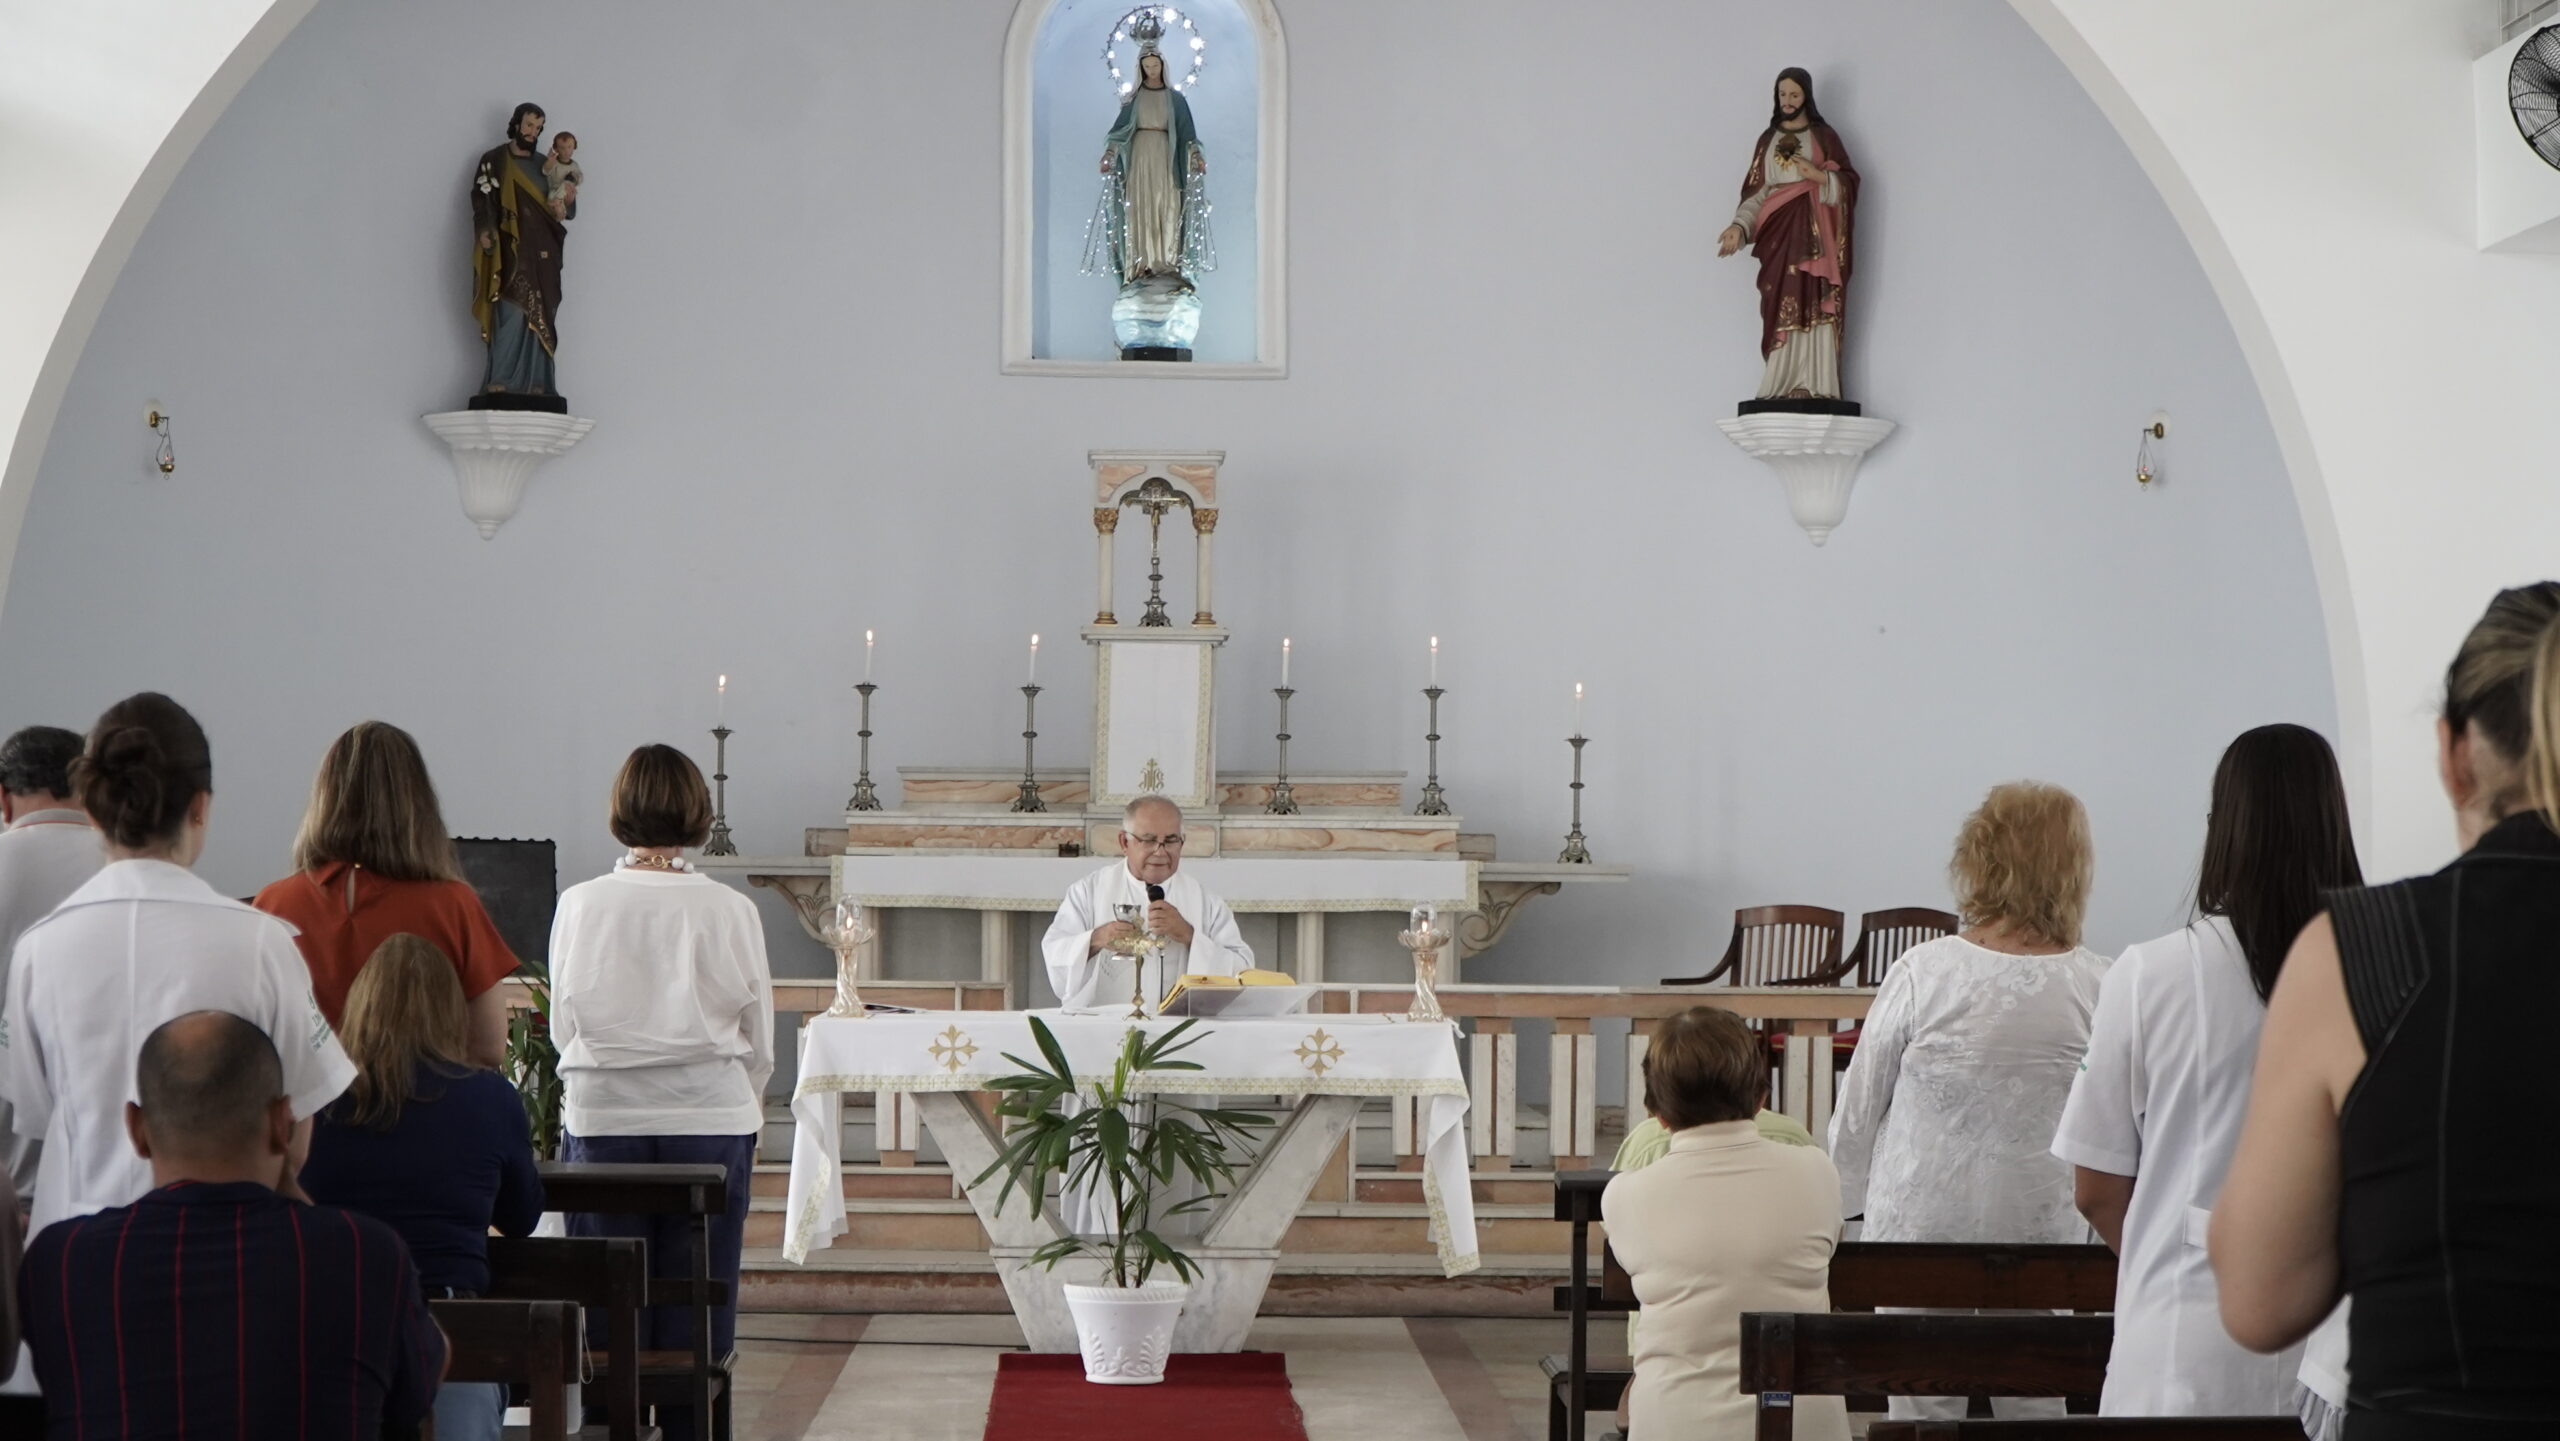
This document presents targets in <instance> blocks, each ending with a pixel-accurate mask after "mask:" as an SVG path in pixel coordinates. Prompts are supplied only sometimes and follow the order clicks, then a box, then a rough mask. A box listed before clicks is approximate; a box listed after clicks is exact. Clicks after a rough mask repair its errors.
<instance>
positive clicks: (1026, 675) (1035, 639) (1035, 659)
mask: <svg viewBox="0 0 2560 1441" xmlns="http://www.w3.org/2000/svg"><path fill="white" fill-rule="evenodd" d="M1022 683H1023V684H1024V685H1038V684H1039V683H1040V633H1039V632H1038V631H1033V632H1032V633H1031V668H1030V669H1028V670H1026V671H1024V672H1023V673H1022Z"/></svg>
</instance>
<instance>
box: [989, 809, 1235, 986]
mask: <svg viewBox="0 0 2560 1441" xmlns="http://www.w3.org/2000/svg"><path fill="white" fill-rule="evenodd" d="M1120 857H1121V858H1120V859H1119V860H1116V861H1113V862H1112V863H1111V864H1110V865H1107V866H1105V867H1103V868H1102V869H1101V870H1098V871H1095V872H1094V873H1093V874H1092V875H1089V876H1087V877H1085V878H1084V879H1083V880H1080V881H1078V882H1076V883H1075V885H1074V886H1072V887H1070V888H1069V889H1068V891H1067V896H1066V899H1065V900H1064V901H1062V902H1060V903H1059V905H1058V917H1057V919H1056V920H1054V921H1051V922H1050V923H1049V934H1048V935H1047V936H1046V937H1044V938H1043V939H1042V940H1041V942H1040V951H1041V954H1042V956H1043V957H1044V958H1046V959H1047V961H1048V963H1049V985H1050V988H1051V989H1053V990H1055V991H1056V992H1057V993H1058V1000H1059V1003H1060V1004H1062V1005H1064V1006H1066V1007H1067V1008H1068V1009H1069V1010H1090V1009H1099V1008H1107V1007H1110V1006H1112V1005H1114V1004H1116V1003H1121V1002H1125V1001H1127V1000H1128V998H1129V996H1130V994H1131V992H1132V989H1133V982H1135V983H1136V984H1135V989H1137V990H1139V991H1142V992H1143V993H1144V995H1145V997H1146V1003H1147V1006H1148V1008H1149V1009H1150V1010H1152V1009H1153V1008H1154V1007H1155V1005H1156V1004H1157V1003H1158V1002H1160V1001H1162V1000H1163V999H1164V996H1165V992H1167V991H1169V990H1171V989H1173V985H1174V982H1176V981H1178V980H1180V979H1182V978H1183V977H1184V976H1187V975H1206V976H1235V975H1242V974H1243V973H1244V972H1246V971H1249V970H1251V969H1253V947H1251V946H1248V945H1246V944H1245V943H1244V935H1243V933H1242V932H1240V931H1238V930H1237V929H1236V917H1235V912H1233V911H1230V910H1228V909H1227V903H1226V902H1225V901H1222V900H1220V899H1218V898H1217V897H1216V896H1214V895H1211V894H1210V893H1209V892H1208V890H1207V889H1206V888H1204V887H1203V886H1202V885H1201V884H1200V882H1199V881H1197V880H1195V879H1193V878H1192V877H1191V876H1188V875H1185V874H1183V872H1182V808H1181V807H1180V806H1177V805H1175V804H1174V803H1173V802H1171V801H1169V800H1166V799H1165V798H1164V797H1162V796H1141V797H1139V798H1138V799H1136V800H1134V801H1131V802H1130V803H1129V808H1128V809H1127V810H1126V811H1123V812H1122V813H1121V816H1120ZM1151 885H1152V886H1161V887H1163V888H1164V899H1163V900H1160V901H1152V902H1151V901H1149V900H1148V899H1147V887H1149V886H1151ZM1123 906H1127V907H1133V908H1134V912H1133V913H1134V914H1135V915H1136V916H1137V917H1138V918H1139V924H1138V925H1132V924H1130V923H1129V922H1127V921H1124V920H1121V919H1120V916H1121V915H1122V914H1123V912H1122V910H1121V909H1120V908H1121V907H1123ZM1142 929H1143V930H1144V931H1146V932H1147V933H1148V934H1150V935H1153V936H1157V937H1160V938H1162V941H1163V944H1162V945H1160V946H1158V947H1157V948H1156V949H1155V951H1154V952H1153V953H1152V954H1150V955H1148V956H1146V957H1143V958H1141V957H1132V956H1123V955H1119V954H1117V953H1115V952H1113V951H1111V950H1109V949H1106V948H1107V947H1109V946H1110V944H1111V943H1112V942H1113V941H1116V940H1121V939H1123V938H1126V937H1128V936H1132V935H1135V934H1136V933H1137V932H1138V931H1140V930H1142ZM1141 966H1143V968H1144V971H1145V974H1144V975H1143V976H1137V975H1135V974H1134V972H1135V970H1136V969H1137V968H1139V967H1141Z"/></svg>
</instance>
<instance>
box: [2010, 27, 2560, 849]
mask: <svg viewBox="0 0 2560 1441" xmlns="http://www.w3.org/2000/svg"><path fill="white" fill-rule="evenodd" d="M2011 3H2012V4H2013V5H2014V6H2015V7H2016V8H2017V10H2018V12H2019V13H2020V14H2021V15H2022V16H2024V17H2025V18H2026V19H2027V21H2028V22H2029V23H2030V24H2031V25H2033V26H2034V27H2035V28H2036V29H2037V30H2038V31H2039V32H2040V33H2041V34H2042V35H2043V36H2044V37H2045V39H2046V40H2047V42H2048V43H2050V44H2051V45H2052V46H2053V47H2054V49H2055V50H2056V51H2057V52H2058V53H2059V54H2060V55H2061V57H2062V59H2063V61H2064V62H2065V63H2066V64H2067V65H2069V66H2070V67H2071V68H2072V70H2073V71H2074V72H2075V73H2076V74H2077V75H2078V76H2079V78H2080V79H2081V81H2082V83H2083V84H2084V85H2086V86H2087V87H2088V89H2089V91H2090V93H2091V95H2092V96H2093V97H2094V98H2095V99H2096V101H2097V102H2098V104H2099V106H2100V107H2101V108H2102V109H2103V110H2104V111H2105V112H2106V113H2107V115H2108V116H2109V118H2110V119H2111V120H2112V121H2113V122H2114V123H2115V124H2116V126H2117V128H2118V130H2119V131H2120V132H2121V133H2122V134H2123V136H2124V138H2125V140H2126V142H2127V144H2128V145H2130V146H2131V147H2132V149H2133V151H2134V153H2135V155H2136V156H2138V157H2139V158H2140V160H2141V162H2142V164H2143V165H2144V167H2145V168H2146V169H2147V170H2148V171H2149V173H2150V175H2151V177H2152V179H2153V180H2154V181H2155V182H2156V183H2157V184H2158V185H2159V186H2160V189H2161V191H2162V193H2163V195H2164V196H2165V197H2166V198H2167V200H2168V203H2169V206H2170V209H2171V210H2172V212H2173V213H2174V214H2175V215H2176V216H2177V218H2178V221H2179V223H2180V224H2181V225H2182V226H2183V227H2184V228H2185V230H2186V232H2187V236H2188V239H2189V240H2190V241H2191V242H2192V243H2193V244H2194V246H2195V248H2196V251H2197V253H2198V254H2199V256H2200V257H2201V258H2202V260H2203V262H2204V265H2205V268H2206V270H2207V272H2208V273H2209V274H2210V276H2211V278H2212V280H2213V283H2214V285H2215V286H2216V287H2217V289H2218V291H2219V293H2220V298H2221V300H2222V302H2223V304H2224V306H2225V308H2226V309H2227V310H2228V311H2229V313H2230V315H2231V318H2232V323H2233V326H2234V328H2235V329H2236V330H2237V331H2238V333H2239V335H2240V338H2241V344H2242V346H2243V348H2244V350H2245V351H2246V353H2247V355H2248V358H2249V361H2250V364H2251V366H2252V367H2253V368H2254V371H2255V374H2256V377H2257V380H2258V382H2259V385H2260V387H2261V389H2262V390H2263V391H2264V393H2265V396H2266V401H2267V409H2268V411H2269V413H2270V415H2271V417H2272V418H2273V420H2274V423H2275V426H2276V431H2277V434H2278V436H2279V438H2280V440H2281V442H2282V444H2283V445H2284V447H2285V452H2286V458H2287V461H2288V463H2289V465H2290V466H2291V468H2292V470H2293V479H2294V484H2295V489H2296V492H2297V494H2298V496H2299V498H2300V501H2301V509H2302V513H2303V517H2304V520H2305V522H2306V524H2307V525H2308V526H2309V527H2310V530H2311V536H2310V540H2311V546H2312V554H2313V557H2314V566H2315V569H2316V570H2317V572H2318V574H2319V577H2320V584H2321V588H2322V593H2323V594H2322V600H2323V604H2324V606H2325V608H2326V611H2327V620H2328V626H2329V634H2330V646H2331V651H2332V668H2333V672H2334V674H2335V676H2336V681H2337V685H2338V691H2339V694H2338V716H2339V722H2340V726H2341V729H2342V731H2343V732H2344V734H2345V736H2346V738H2347V740H2348V744H2349V745H2350V747H2352V748H2353V752H2354V753H2351V754H2350V755H2349V756H2348V757H2347V760H2348V765H2349V768H2350V775H2351V777H2353V778H2354V780H2355V781H2356V782H2358V784H2357V789H2358V791H2359V792H2360V794H2361V798H2362V799H2363V800H2364V802H2365V807H2364V818H2365V824H2364V827H2363V831H2364V848H2365V865H2366V869H2367V872H2368V873H2370V874H2401V873H2406V872H2409V871H2413V870H2419V869H2424V868H2427V867H2431V866H2434V865H2437V864H2440V863H2441V862H2442V861H2443V860H2444V859H2446V858H2447V857H2448V856H2449V855H2450V854H2451V852H2452V849H2453V836H2452V829H2451V826H2450V823H2449V821H2448V819H2447V817H2446V813H2445V809H2444V802H2443V800H2442V797H2441V796H2440V794H2439V793H2438V791H2437V787H2436V781H2435V773H2434V766H2433V764H2432V744H2433V742H2432V737H2431V734H2430V726H2431V722H2432V719H2433V716H2434V712H2435V706H2436V703H2437V700H2438V698H2439V697H2438V688H2439V687H2440V686H2441V684H2442V676H2443V672H2444V666H2445V663H2446V662H2447V661H2448V660H2449V659H2450V658H2451V656H2452V653H2453V649H2454V647H2455V645H2456V644H2457V643H2458V642H2459V641H2460V639H2461V636H2462V633H2463V631H2464V629H2465V628H2466V627H2467V626H2468V625H2469V624H2470V622H2471V621H2472V620H2473V619H2474V618H2475V617H2476V616H2477V615H2478V614H2479V612H2480V609H2481V607H2482V606H2483V605H2484V604H2485V603H2486V602H2487V600H2488V598H2489V595H2490V593H2491V592H2492V591H2493V590H2494V589H2496V588H2497V587H2500V586H2505V585H2513V584H2517V583H2519V582H2523V581H2527V580H2536V579H2542V578H2545V577H2548V576H2551V575H2553V574H2555V573H2560V544H2555V543H2554V538H2555V536H2560V488H2555V487H2554V486H2552V484H2551V483H2550V477H2551V473H2552V468H2553V464H2554V458H2555V457H2560V406H2554V405H2553V404H2552V403H2551V392H2552V388H2553V385H2554V383H2555V381H2560V328H2555V327H2554V326H2552V325H2551V324H2550V317H2551V316H2553V315H2556V314H2560V259H2555V258H2553V257H2551V256H2545V255H2504V254H2488V253H2483V252H2481V251H2480V250H2479V249H2478V248H2477V247H2476V245H2475V244H2474V241H2473V231H2472V204H2473V182H2472V147H2473V137H2472V130H2471V126H2472V119H2471V100H2470V84H2471V62H2472V59H2473V58H2474V57H2475V56H2476V55H2478V54H2481V53H2483V52H2485V51H2487V50H2489V49H2490V48H2492V47H2493V46H2494V45H2495V44H2496V43H2497V38H2498V37H2497V34H2496V31H2495V29H2494V27H2493V26H2492V25H2490V24H2489V23H2488V22H2489V21H2490V20H2491V19H2492V16H2491V14H2490V10H2491V7H2489V6H2487V5H2479V4H2470V3H2466V0H2423V3H2403V0H2360V3H2351V4H2339V3H2336V0H2253V3H2251V4H2248V5H2232V4H2229V3H2227V0H2151V3H2148V4H2144V5H2139V6H2134V5H2123V4H2118V3H2112V0H2011Z"/></svg>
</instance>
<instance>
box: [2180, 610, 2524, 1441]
mask: <svg viewBox="0 0 2560 1441" xmlns="http://www.w3.org/2000/svg"><path fill="white" fill-rule="evenodd" d="M2436 730H2437V737H2438V752H2439V754H2438V764H2439V767H2440V769H2441V771H2442V773H2443V777H2444V787H2445V794H2446V795H2447V796H2448V797H2449V798H2450V799H2451V800H2452V802H2453V807H2454V814H2455V816H2456V819H2457V822H2458V825H2459V829H2460V835H2461V840H2462V845H2463V851H2464V854H2463V855H2462V856H2461V858H2460V859H2458V860H2456V861H2455V862H2454V863H2453V864H2452V865H2450V866H2447V867H2445V868H2444V869H2443V870H2441V871H2438V872H2437V873H2435V874H2434V875H2432V876H2422V877H2419V878H2418V879H2415V880H2408V881H2402V882H2399V883H2397V884H2395V885H2388V886H2375V887H2371V888H2368V889H2364V890H2352V891H2340V892H2338V893H2337V894H2336V895H2334V896H2333V897H2332V898H2331V905H2330V910H2329V913H2328V914H2327V915H2324V916H2322V917H2320V918H2318V919H2316V920H2314V921H2313V922H2312V923H2311V925H2310V926H2309V927H2308V928H2306V929H2305V930H2304V931H2303V933H2302V937H2301V939H2300V940H2298V941H2297V942H2295V944H2294V949H2293V953H2292V955H2291V957H2290V958H2289V959H2287V961H2286V962H2285V967H2284V974H2283V978H2282V979H2281V980H2279V981H2278V982H2277V984H2276V991H2275V995H2274V997H2273V998H2272V999H2271V1000H2270V1001H2269V1002H2268V1006H2267V1024H2266V1029H2265V1031H2264V1033H2263V1036H2262V1039H2261V1040H2260V1042H2259V1049H2258V1067H2257V1075H2256V1078H2255V1080H2254V1082H2253V1087H2254V1088H2253V1090H2252V1092H2251V1095H2250V1104H2249V1119H2248V1122H2247V1125H2246V1127H2245V1129H2244V1130H2243V1131H2242V1133H2241V1137H2240V1147H2239V1150H2238V1152H2237V1154H2236V1155H2234V1157H2233V1158H2232V1163H2231V1175H2230V1179H2229V1180H2228V1181H2226V1182H2225V1183H2224V1185H2223V1189H2222V1197H2221V1201H2220V1203H2219V1204H2218V1205H2217V1206H2216V1207H2215V1208H2214V1215H2213V1228H2212V1236H2211V1246H2212V1255H2213V1266H2214V1273H2215V1276H2216V1278H2217V1280H2218V1281H2219V1282H2220V1285H2221V1295H2222V1319H2223V1324H2224V1326H2225V1327H2226V1328H2228V1329H2229V1331H2230V1332H2231V1335H2232V1337H2233V1338H2234V1339H2235V1340H2237V1341H2239V1342H2240V1343H2241V1344H2242V1345H2244V1346H2249V1347H2252V1348H2254V1349H2257V1350H2262V1351H2272V1350H2276V1349H2279V1348H2281V1347H2284V1346H2286V1345H2289V1344H2291V1343H2293V1342H2294V1341H2297V1340H2300V1339H2301V1338H2302V1337H2303V1336H2304V1335H2305V1334H2306V1333H2308V1332H2309V1331H2310V1330H2311V1328H2312V1327H2313V1326H2315V1325H2316V1324H2318V1323H2319V1321H2320V1319H2321V1317H2322V1316H2324V1315H2326V1314H2327V1312H2328V1311H2329V1309H2330V1307H2331V1305H2332V1304H2334V1303H2335V1301H2336V1300H2337V1298H2338V1297H2339V1296H2340V1295H2341V1294H2344V1295H2347V1296H2350V1297H2352V1298H2353V1299H2354V1306H2353V1308H2352V1309H2351V1311H2350V1313H2349V1318H2348V1336H2349V1356H2348V1371H2349V1382H2348V1393H2347V1403H2348V1409H2347V1421H2346V1436H2347V1438H2348V1441H2391V1438H2398V1437H2416V1436H2428V1437H2463V1438H2468V1437H2478V1438H2484V1441H2486V1438H2504V1437H2508V1436H2515V1437H2524V1436H2533V1437H2548V1436H2551V1435H2554V1434H2560V1431H2555V1430H2554V1429H2553V1428H2554V1426H2555V1423H2560V1147H2554V1146H2552V1145H2550V1144H2549V1142H2548V1137H2549V1134H2550V1128H2551V1127H2552V1126H2553V1125H2554V1124H2555V1120H2554V1118H2555V1117H2556V1116H2560V1067H2555V1066H2553V1065H2552V1064H2551V1060H2550V1058H2549V1056H2548V1055H2547V1054H2545V1053H2544V1050H2543V1047H2542V1045H2540V1044H2539V1043H2537V1040H2536V1037H2537V1036H2538V1035H2539V1033H2540V1031H2541V1029H2542V1028H2543V1027H2544V1026H2545V1025H2546V1024H2547V1023H2548V1021H2549V1020H2550V1018H2551V1017H2552V1016H2553V1015H2554V1014H2555V1013H2560V832H2555V830H2554V829H2553V825H2554V818H2555V817H2560V582H2551V581H2545V582H2543V583H2541V584H2539V585H2532V586H2524V587H2520V588H2518V589H2515V590H2509V591H2504V592H2502V593H2500V594H2499V596H2498V598H2497V599H2496V600H2495V601H2493V602H2491V603H2490V606H2489V610H2488V613H2487V614H2486V615H2484V616H2483V617H2481V620H2480V622H2479V624H2478V625H2476V626H2474V627H2472V630H2471V634H2470V635H2469V636H2468V637H2467V638H2466V639H2465V640H2464V641H2463V643H2462V649H2461V652H2460V653H2459V654H2458V655H2456V656H2455V657H2454V661H2453V666H2452V669H2451V671H2450V672H2449V673H2448V674H2447V676H2446V683H2445V705H2444V715H2443V717H2442V719H2440V720H2439V721H2438V722H2437V725H2436ZM2537 1132H2538V1133H2539V1134H2537Z"/></svg>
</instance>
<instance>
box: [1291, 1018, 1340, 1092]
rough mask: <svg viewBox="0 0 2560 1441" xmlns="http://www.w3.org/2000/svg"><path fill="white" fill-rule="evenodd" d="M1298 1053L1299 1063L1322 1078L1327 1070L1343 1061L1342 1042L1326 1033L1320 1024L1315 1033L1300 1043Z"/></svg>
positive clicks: (1318, 1077) (1319, 1078)
mask: <svg viewBox="0 0 2560 1441" xmlns="http://www.w3.org/2000/svg"><path fill="white" fill-rule="evenodd" d="M1297 1055H1298V1064H1300V1065H1302V1066H1305V1067H1306V1068H1307V1069H1308V1070H1310V1071H1313V1072H1315V1074H1316V1079H1318V1080H1322V1079H1324V1073H1325V1072H1327V1071H1329V1070H1332V1069H1333V1068H1334V1066H1336V1065H1337V1064H1339V1063H1340V1062H1341V1060H1342V1042H1340V1041H1338V1040H1336V1039H1334V1038H1333V1037H1331V1036H1328V1035H1326V1034H1325V1033H1324V1028H1323V1027H1321V1026H1319V1027H1317V1028H1316V1033H1315V1034H1314V1035H1312V1036H1309V1037H1307V1038H1306V1039H1305V1040H1303V1041H1300V1042H1299V1043H1298V1051H1297Z"/></svg>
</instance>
